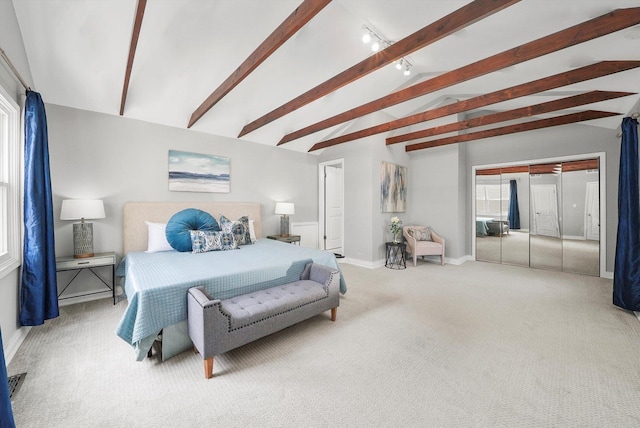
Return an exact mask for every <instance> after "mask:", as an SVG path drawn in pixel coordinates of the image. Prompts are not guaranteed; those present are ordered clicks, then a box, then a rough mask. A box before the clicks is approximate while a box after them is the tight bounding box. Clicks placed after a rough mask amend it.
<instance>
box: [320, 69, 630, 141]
mask: <svg viewBox="0 0 640 428" xmlns="http://www.w3.org/2000/svg"><path fill="white" fill-rule="evenodd" d="M637 67H640V61H601V62H597V63H595V64H591V65H588V66H586V67H581V68H577V69H575V70H572V71H567V72H564V73H559V74H555V75H553V76H549V77H544V78H542V79H538V80H534V81H532V82H528V83H523V84H522V85H516V86H512V87H510V88H507V89H502V90H499V91H495V92H490V93H488V94H484V95H480V96H477V97H474V98H469V99H468V100H464V101H459V102H457V103H452V104H448V105H446V106H442V107H438V108H436V109H433V110H428V111H426V112H421V113H417V114H414V115H411V116H407V117H404V118H402V119H397V120H394V121H391V122H387V123H385V124H382V125H377V126H375V127H372V128H375V129H376V130H377V131H380V132H385V131H390V130H392V129H397V128H402V127H405V126H409V125H413V124H415V123H420V122H426V121H428V120H432V119H437V118H440V117H445V116H449V115H452V114H456V113H461V112H463V111H468V110H471V109H475V108H480V107H484V106H487V105H491V104H496V103H499V102H502V101H507V100H511V99H515V98H519V97H523V96H526V95H532V94H536V93H539V92H543V91H547V90H550V89H555V88H559V87H562V86H566V85H572V84H574V83H579V82H584V81H586V80H590V79H594V78H597V77H603V76H607V75H610V74H614V73H619V72H621V71H626V70H630V69H633V68H637ZM385 127H386V128H385ZM372 128H367V129H363V130H361V131H356V132H354V133H351V134H346V135H342V136H340V137H336V138H332V139H330V140H326V141H322V142H319V143H316V144H314V145H313V146H312V147H311V149H310V150H309V151H310V152H311V151H314V150H319V149H324V148H327V147H331V146H335V145H337V144H342V143H344V142H346V141H350V138H351V137H353V136H354V134H355V135H356V136H357V137H358V138H362V137H365V136H367V135H368V133H369V132H371V131H370V130H371V129H372ZM421 132H422V131H415V132H411V133H408V134H404V135H399V136H397V137H390V138H387V144H395V143H399V142H401V141H409V140H415V139H416V138H422V136H421ZM376 133H379V132H376Z"/></svg>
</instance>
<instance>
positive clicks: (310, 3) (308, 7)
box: [187, 0, 331, 128]
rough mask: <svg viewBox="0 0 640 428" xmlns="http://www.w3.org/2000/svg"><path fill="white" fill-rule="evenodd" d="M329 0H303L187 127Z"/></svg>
mask: <svg viewBox="0 0 640 428" xmlns="http://www.w3.org/2000/svg"><path fill="white" fill-rule="evenodd" d="M330 2H331V0H305V1H304V2H303V3H302V4H301V5H300V6H298V8H297V9H296V10H294V11H293V13H292V14H291V15H289V16H288V17H287V19H285V20H284V21H283V22H282V24H280V26H279V27H278V28H276V29H275V31H274V32H273V33H271V34H270V35H269V37H267V38H266V39H265V40H264V42H262V43H261V44H260V46H258V48H257V49H256V50H255V51H253V53H252V54H251V55H249V57H248V58H247V59H245V60H244V62H243V63H242V64H241V65H240V66H239V67H238V68H236V69H235V71H234V72H233V73H231V75H230V76H229V77H227V79H226V80H225V81H224V82H222V84H221V85H220V86H218V88H217V89H216V90H215V91H213V92H212V93H211V95H209V96H208V97H207V99H206V100H204V101H203V102H202V104H200V106H199V107H198V108H197V109H196V110H195V111H194V112H193V113H192V114H191V118H190V119H189V124H188V125H187V128H191V127H192V126H193V125H194V124H195V123H196V122H197V121H198V120H199V119H200V118H201V117H202V116H204V114H205V113H206V112H208V111H209V110H210V109H211V107H213V106H214V105H216V103H217V102H218V101H220V100H221V99H222V98H223V97H224V96H225V95H227V94H228V93H229V92H231V90H232V89H233V88H235V87H236V86H237V85H238V84H239V83H240V82H242V81H243V80H244V79H245V78H246V77H247V76H248V75H249V74H251V72H253V70H255V69H256V68H257V67H258V66H259V65H260V64H262V63H263V62H264V61H265V60H266V59H267V58H269V56H271V54H272V53H274V52H275V51H276V50H277V49H278V48H279V47H280V46H282V45H283V44H284V43H285V42H286V41H287V40H289V39H290V38H291V36H293V35H294V34H295V33H296V32H297V31H298V30H299V29H300V28H302V27H303V26H304V25H305V24H306V23H307V22H309V21H310V20H311V19H312V18H313V17H314V16H316V15H317V14H318V12H320V11H321V10H322V9H324V7H325V6H326V5H328V4H329V3H330Z"/></svg>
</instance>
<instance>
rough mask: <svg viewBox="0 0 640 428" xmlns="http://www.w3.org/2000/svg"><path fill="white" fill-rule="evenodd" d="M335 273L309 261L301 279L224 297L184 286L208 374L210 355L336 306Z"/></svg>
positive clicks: (208, 375)
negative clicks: (211, 296) (213, 296)
mask: <svg viewBox="0 0 640 428" xmlns="http://www.w3.org/2000/svg"><path fill="white" fill-rule="evenodd" d="M339 293H340V271H339V270H337V269H334V268H330V267H328V266H323V265H320V264H316V263H309V264H307V265H306V266H305V269H304V271H303V272H302V275H301V277H300V280H298V281H295V282H291V283H288V284H284V285H278V286H276V287H272V288H268V289H265V290H260V291H255V292H253V293H249V294H244V295H242V296H238V297H233V298H230V299H226V300H218V299H211V298H210V297H209V296H208V295H207V294H206V293H205V291H204V288H203V287H194V288H191V289H189V294H188V318H189V336H190V337H191V341H192V342H193V345H194V346H195V348H196V350H197V351H198V352H199V353H200V355H201V356H202V358H203V359H204V374H205V377H206V378H207V379H209V378H211V376H213V357H214V356H216V355H220V354H223V353H225V352H227V351H230V350H232V349H234V348H237V347H239V346H242V345H245V344H247V343H249V342H252V341H254V340H257V339H260V338H261V337H264V336H267V335H269V334H271V333H275V332H277V331H279V330H282V329H284V328H287V327H289V326H292V325H294V324H296V323H298V322H300V321H304V320H306V319H307V318H311V317H313V316H315V315H318V314H321V313H322V312H325V311H328V310H329V309H330V310H331V321H335V320H336V314H337V310H338V305H339V304H340V297H339Z"/></svg>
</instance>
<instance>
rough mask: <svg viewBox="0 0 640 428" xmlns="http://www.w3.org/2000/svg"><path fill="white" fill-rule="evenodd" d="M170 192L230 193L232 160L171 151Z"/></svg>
mask: <svg viewBox="0 0 640 428" xmlns="http://www.w3.org/2000/svg"><path fill="white" fill-rule="evenodd" d="M169 190H171V191H175V192H210V193H229V192H230V190H231V159H230V158H226V157H222V156H215V155H205V154H200V153H189V152H181V151H178V150H169Z"/></svg>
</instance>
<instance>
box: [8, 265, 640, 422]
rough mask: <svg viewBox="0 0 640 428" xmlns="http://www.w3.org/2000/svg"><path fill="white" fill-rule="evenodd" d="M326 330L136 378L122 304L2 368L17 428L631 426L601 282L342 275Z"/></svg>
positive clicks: (53, 330)
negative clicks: (210, 365) (122, 328)
mask: <svg viewBox="0 0 640 428" xmlns="http://www.w3.org/2000/svg"><path fill="white" fill-rule="evenodd" d="M342 268H343V272H344V275H345V277H346V280H347V284H348V287H349V291H348V292H347V294H346V295H345V296H343V297H342V298H341V302H340V308H339V310H338V320H337V321H336V322H335V323H332V322H331V321H330V320H329V315H328V314H323V315H321V316H318V317H315V318H313V319H311V320H308V321H306V322H303V323H301V324H298V325H296V326H294V327H291V328H289V329H286V330H284V331H282V332H279V333H277V334H275V335H272V336H269V337H267V338H264V339H262V340H259V341H257V342H254V343H252V344H249V345H247V346H244V347H242V348H239V349H237V350H234V351H232V352H229V353H227V354H225V355H223V356H220V357H218V358H217V359H216V362H215V368H214V370H215V371H214V377H213V378H212V379H210V380H206V379H205V378H204V375H203V369H202V360H201V359H200V357H199V356H198V355H197V354H194V353H192V352H190V351H188V352H185V353H182V354H180V355H178V356H176V357H174V358H172V359H170V360H168V361H165V362H164V363H160V362H158V361H156V360H155V359H152V360H145V361H142V362H136V361H135V360H134V354H133V351H132V349H131V348H130V347H129V346H128V345H127V344H126V343H124V342H123V341H122V340H120V339H119V338H117V337H116V336H115V334H114V330H115V327H116V325H117V323H118V320H119V318H120V316H121V314H122V312H123V310H124V307H125V305H126V301H123V302H120V303H118V304H117V305H115V306H114V305H112V304H111V301H110V299H103V300H99V301H94V302H89V303H85V304H76V305H71V306H66V307H63V308H62V310H61V312H62V313H61V316H60V317H59V318H57V319H55V320H52V321H48V322H47V323H46V325H45V326H41V327H37V328H33V329H32V330H31V332H30V334H29V336H28V337H27V339H26V340H25V342H24V343H23V344H22V346H21V347H20V349H19V351H18V353H17V354H16V356H15V357H14V358H13V361H12V362H11V364H10V365H9V368H8V371H9V375H13V374H16V373H24V372H27V373H28V374H27V376H26V377H25V380H24V383H23V385H22V387H21V389H20V391H19V393H18V394H17V395H16V397H14V401H13V411H14V416H15V420H16V423H17V425H18V427H21V428H27V427H158V426H162V427H204V426H214V425H217V426H225V427H248V426H250V427H253V426H256V427H257V426H259V427H284V426H287V427H289V426H291V427H300V426H304V427H330V426H331V427H333V426H341V427H371V426H380V427H399V426H403V427H408V426H416V427H426V426H429V427H431V426H453V427H460V426H464V427H514V426H518V427H522V426H524V427H532V426H535V427H545V426H553V427H557V426H581V427H589V426H591V427H604V426H612V427H613V426H618V427H622V426H624V427H628V426H640V410H639V409H640V323H639V322H638V319H636V317H635V316H634V314H633V313H630V312H626V311H623V310H620V309H618V308H616V307H615V306H613V305H612V304H611V289H612V285H611V281H610V280H605V279H601V278H596V277H589V276H577V275H572V274H567V273H558V272H548V271H543V270H535V269H528V268H520V267H515V266H505V265H496V264H492V263H481V262H467V263H464V264H462V265H460V266H452V265H446V266H444V267H442V266H439V265H437V264H434V263H428V262H419V264H418V266H417V267H413V266H408V267H407V269H406V270H390V269H385V268H384V267H381V268H378V269H372V270H370V269H364V268H358V267H355V266H352V265H346V264H344V265H342Z"/></svg>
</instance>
